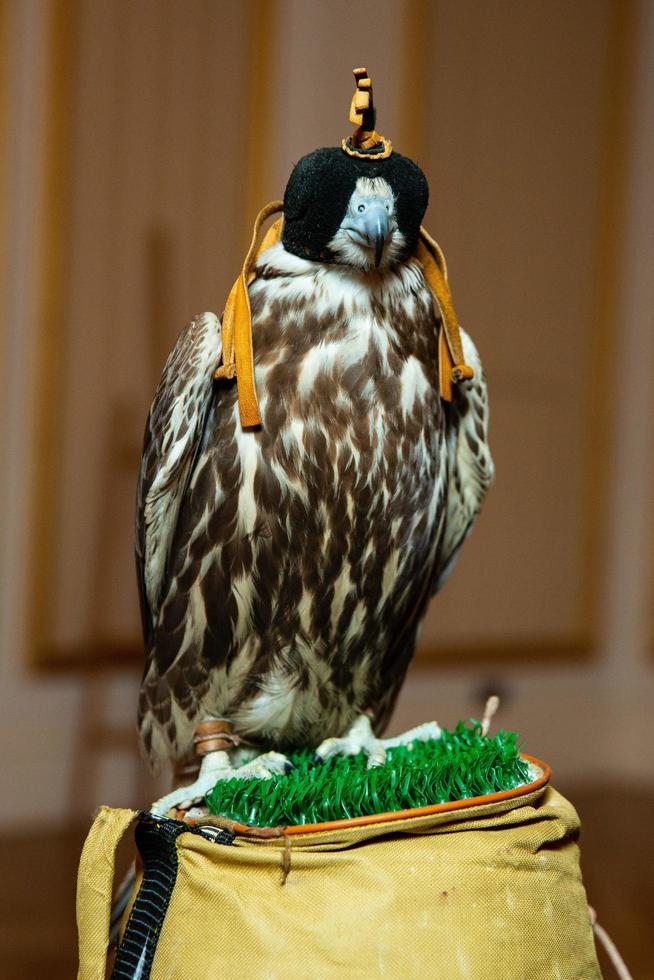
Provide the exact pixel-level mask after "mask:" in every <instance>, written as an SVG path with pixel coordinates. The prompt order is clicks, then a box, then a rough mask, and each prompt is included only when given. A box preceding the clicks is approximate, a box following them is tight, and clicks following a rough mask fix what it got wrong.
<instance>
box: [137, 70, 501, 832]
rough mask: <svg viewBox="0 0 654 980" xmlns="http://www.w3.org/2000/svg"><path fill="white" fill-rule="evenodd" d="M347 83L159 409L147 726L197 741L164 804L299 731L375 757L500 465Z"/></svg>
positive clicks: (455, 336) (422, 260)
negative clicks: (276, 215) (194, 769)
mask: <svg viewBox="0 0 654 980" xmlns="http://www.w3.org/2000/svg"><path fill="white" fill-rule="evenodd" d="M355 78H356V82H357V90H356V92H355V97H354V99H353V101H352V108H351V114H350V119H351V120H352V121H353V122H355V123H357V126H358V128H357V130H356V132H355V134H354V135H353V136H352V137H350V138H349V139H347V140H344V141H343V144H342V146H340V147H330V148H324V149H319V150H316V151H314V152H313V153H310V154H308V155H307V156H305V157H304V158H303V159H301V160H300V162H299V163H298V164H297V165H296V166H295V168H294V170H293V172H292V174H291V177H290V179H289V181H288V185H287V187H286V191H285V195H284V201H283V216H282V218H281V219H280V220H279V221H278V222H277V224H276V226H275V227H274V228H273V230H272V231H271V232H270V233H269V235H268V236H267V239H266V240H264V243H263V246H262V247H261V248H259V249H258V250H257V248H256V244H254V243H253V247H252V249H251V251H250V254H249V256H248V259H247V260H246V265H245V267H244V271H243V274H242V276H241V277H240V278H239V280H238V281H237V284H236V286H235V288H234V290H233V291H232V294H231V295H230V300H229V301H228V305H227V307H226V309H225V313H224V315H223V320H222V324H221V322H220V321H219V320H218V318H217V317H216V316H215V315H214V314H212V313H204V314H201V315H199V316H197V317H195V318H194V319H193V320H192V321H191V322H190V324H189V325H188V326H187V327H186V329H185V330H184V331H183V333H182V334H181V336H180V338H179V340H178V342H177V344H176V346H175V348H174V350H173V351H172V353H171V354H170V356H169V358H168V361H167V363H166V366H165V368H164V372H163V375H162V378H161V381H160V383H159V386H158V389H157V392H156V395H155V398H154V402H153V404H152V408H151V411H150V415H149V418H148V422H147V426H146V432H145V442H144V448H143V458H142V464H141V469H140V477H139V486H138V501H137V517H136V555H137V565H138V577H139V586H140V595H141V607H142V618H143V630H144V637H145V644H146V665H145V671H144V675H143V681H142V686H141V692H140V699H139V729H140V736H141V740H142V744H143V747H144V750H145V752H146V754H147V755H148V757H149V758H150V760H151V762H152V763H153V764H154V765H157V764H160V763H161V762H163V761H165V760H170V761H171V762H173V763H176V762H179V761H180V760H184V759H187V758H189V756H192V754H193V748H194V744H195V747H196V749H197V751H198V754H200V755H203V769H202V771H201V779H200V781H199V782H198V783H196V784H194V785H193V786H192V787H190V788H187V790H186V791H177V794H176V795H175V794H170V795H169V797H166V798H164V801H160V803H161V807H160V810H161V812H164V810H165V809H167V808H168V807H169V806H171V805H174V804H179V803H180V802H181V801H182V800H185V799H187V798H189V799H190V798H191V797H196V796H199V795H201V793H202V792H204V791H205V788H208V787H209V785H213V783H214V782H215V780H216V778H218V777H219V776H221V775H222V776H233V775H235V774H243V775H252V774H256V775H261V776H269V775H270V773H271V772H274V771H281V770H282V769H283V767H284V765H285V759H284V756H283V755H282V754H281V753H282V751H283V750H285V749H287V748H290V747H297V746H312V747H315V748H316V749H317V754H318V757H319V758H322V759H324V758H326V757H327V756H329V755H330V754H333V753H334V752H355V751H360V750H361V749H364V750H365V751H366V752H368V755H369V758H370V761H371V763H373V764H374V763H375V762H378V761H380V759H383V752H384V740H382V739H381V738H379V736H380V735H381V733H382V732H383V729H384V727H385V725H386V724H387V722H388V720H389V717H390V714H391V712H392V710H393V707H394V704H395V701H396V699H397V696H398V693H399V691H400V688H401V686H402V682H403V680H404V676H405V673H406V670H407V668H408V666H409V663H410V661H411V658H412V656H413V652H414V648H415V644H416V637H417V633H418V630H419V627H420V622H421V620H422V618H423V616H424V613H425V610H426V608H427V604H428V602H429V599H430V597H431V596H432V595H433V594H434V593H435V592H436V591H437V590H438V589H439V587H440V586H441V585H442V584H443V582H444V581H445V579H446V577H447V576H448V574H449V572H450V571H451V569H452V566H453V564H454V562H455V560H456V556H457V554H458V552H459V549H460V547H461V545H462V543H463V541H464V539H465V538H466V536H467V534H468V532H469V531H470V528H471V526H472V524H473V522H474V520H475V517H476V515H477V513H478V511H479V508H480V505H481V503H482V500H483V498H484V495H485V492H486V490H487V488H488V486H489V483H490V481H491V479H492V473H493V465H492V461H491V456H490V452H489V449H488V444H487V421H488V405H487V397H486V385H485V381H484V375H483V372H482V367H481V363H480V360H479V357H478V354H477V351H476V349H475V346H474V344H473V343H472V341H471V340H470V338H469V337H468V336H467V334H465V333H464V332H463V331H460V330H459V327H458V325H457V323H456V319H455V317H454V311H453V308H452V305H451V296H450V294H449V289H448V287H447V278H446V270H445V265H444V260H443V258H442V253H441V252H440V250H439V249H438V246H437V245H436V244H435V243H434V242H433V240H432V239H431V238H430V237H429V235H428V234H427V233H426V232H425V231H424V229H422V228H421V222H422V218H423V215H424V213H425V210H426V207H427V202H428V186H427V181H426V178H425V175H424V174H423V172H422V170H421V169H420V168H419V167H418V166H417V164H415V163H414V162H412V161H411V160H409V159H407V158H406V157H404V156H401V155H400V154H399V153H397V152H395V151H394V150H393V148H392V146H391V144H390V142H389V141H388V140H387V139H385V138H384V137H382V136H380V135H379V134H378V133H377V132H376V131H375V128H374V125H375V115H374V108H373V103H372V87H371V85H370V79H369V78H368V76H367V73H366V72H365V69H357V70H356V71H355ZM274 210H275V208H274V206H273V207H269V208H268V209H265V214H264V217H267V216H268V214H269V213H270V212H271V211H274ZM255 238H256V236H255ZM436 727H437V726H436ZM425 729H426V732H427V735H429V734H430V733H431V734H433V726H432V728H430V727H429V726H425ZM409 734H412V735H413V737H420V733H418V734H417V735H416V732H415V731H414V732H413V733H409ZM423 737H426V735H423ZM387 741H388V740H387ZM239 743H240V746H241V747H240V748H239V749H237V748H236V746H237V745H239ZM244 747H245V748H246V751H245V752H244ZM243 760H246V761H245V762H244V761H243ZM248 760H250V761H248ZM210 761H211V764H209V762H210ZM238 763H241V765H240V767H239V768H236V767H237V764H238ZM209 777H211V780H210V783H209V782H208V781H207V780H208V778H209ZM202 778H204V782H202Z"/></svg>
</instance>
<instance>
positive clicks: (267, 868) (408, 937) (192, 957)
mask: <svg viewBox="0 0 654 980" xmlns="http://www.w3.org/2000/svg"><path fill="white" fill-rule="evenodd" d="M129 819H130V812H129V811H111V810H107V809H103V810H101V811H100V814H99V816H98V818H97V820H96V824H95V825H94V827H93V828H92V830H91V833H90V835H89V840H88V841H87V844H86V846H85V848H84V853H83V857H82V863H81V865H80V879H81V881H80V887H79V889H78V901H79V902H80V903H81V906H80V908H79V909H78V920H79V924H80V955H81V964H80V972H79V980H99V978H101V977H103V976H104V973H103V970H104V958H103V956H102V955H101V953H102V947H103V946H104V944H105V943H106V935H107V917H108V907H109V895H108V887H107V885H108V880H107V870H108V868H109V866H110V864H111V855H112V854H113V850H114V848H115V845H116V841H117V838H118V837H119V836H120V833H122V831H123V829H124V827H125V824H126V822H129ZM578 828H579V823H578V818H577V815H576V813H575V811H574V809H573V808H572V806H571V805H570V804H569V803H568V802H567V801H566V800H565V799H563V797H561V796H560V795H559V794H558V793H557V792H556V791H555V790H553V789H551V788H547V789H544V790H543V789H540V790H535V791H532V792H526V793H525V794H524V795H523V796H522V797H518V798H514V799H511V800H508V801H506V800H505V801H500V802H495V803H490V804H486V805H484V804H480V805H479V806H476V807H473V808H469V809H463V810H458V811H449V812H439V813H436V814H432V815H428V816H422V817H418V818H413V819H412V818H408V819H406V820H402V821H398V822H397V823H394V824H393V825H392V830H391V828H390V826H388V825H387V826H384V825H382V824H375V825H372V826H369V827H355V828H351V829H340V830H335V831H328V832H326V833H321V832H315V833H308V834H300V835H297V836H295V835H294V836H293V837H290V836H287V837H286V838H285V839H284V838H282V839H277V840H268V841H262V840H258V841H254V840H252V839H250V838H247V837H245V836H243V837H237V838H236V840H235V844H234V846H227V845H222V844H216V843H213V842H210V841H208V840H205V839H203V838H201V837H198V836H197V835H191V834H182V835H181V836H180V837H178V839H177V853H178V859H179V871H178V875H177V881H176V884H175V887H174V890H173V895H172V899H171V902H170V906H169V908H168V912H167V914H166V918H165V920H164V925H163V928H162V931H161V935H160V938H159V943H158V946H157V951H156V953H155V957H154V962H153V969H152V977H153V978H155V980H159V978H164V977H165V978H166V980H174V978H179V980H182V978H186V977H207V978H208V977H220V978H221V980H231V978H233V980H248V978H253V980H254V978H261V980H263V978H268V977H282V976H283V977H284V978H288V980H295V978H297V980H299V978H315V977H320V978H324V977H335V978H336V977H338V978H339V980H340V978H342V977H351V978H355V977H356V978H360V977H388V978H393V980H411V978H416V980H418V978H420V980H422V978H424V977H430V978H435V980H439V978H442V980H457V978H466V980H490V978H495V977H498V978H499V977H501V978H502V980H524V978H525V977H529V978H530V980H551V978H553V977H560V978H565V980H572V978H574V977H578V978H583V980H596V978H599V977H601V974H600V972H599V967H598V964H597V960H596V956H595V949H594V943H593V938H592V932H591V925H590V916H589V911H588V906H587V903H586V895H585V891H584V887H583V884H582V880H581V873H580V869H579V851H578V848H577V845H576V843H575V841H576V836H577V832H578ZM285 875H286V880H285V884H282V881H283V880H284V876H285Z"/></svg>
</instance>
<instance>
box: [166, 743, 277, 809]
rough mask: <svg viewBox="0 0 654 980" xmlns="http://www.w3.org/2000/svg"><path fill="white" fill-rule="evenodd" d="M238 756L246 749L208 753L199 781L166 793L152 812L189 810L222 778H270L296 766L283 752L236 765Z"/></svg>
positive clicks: (204, 757)
mask: <svg viewBox="0 0 654 980" xmlns="http://www.w3.org/2000/svg"><path fill="white" fill-rule="evenodd" d="M237 753H238V755H237ZM234 756H235V757H236V758H238V757H239V756H240V758H242V757H243V752H242V750H239V749H236V750H234V753H233V756H230V752H228V751H224V750H220V751H217V752H209V753H207V754H206V755H204V756H203V757H202V764H201V766H200V772H199V773H198V778H197V779H196V780H195V782H194V783H191V784H190V785H189V786H179V787H178V788H177V789H174V790H173V791H172V792H171V793H167V794H166V796H162V797H161V799H160V800H157V801H156V803H153V804H152V806H151V807H150V812H151V813H154V814H155V815H156V816H158V817H162V816H164V814H166V813H168V811H169V810H173V809H178V810H188V809H190V807H192V806H193V804H195V803H197V802H198V801H201V800H202V799H203V797H204V796H205V795H206V794H207V793H208V792H209V791H210V790H212V789H213V788H214V786H215V785H216V783H217V782H218V780H219V779H270V778H271V776H273V775H275V774H280V773H287V772H290V771H291V769H293V768H294V766H293V763H292V762H291V761H290V760H289V759H287V758H286V756H285V755H282V754H281V752H264V753H263V754H261V755H257V756H255V757H254V758H253V759H251V760H250V761H249V762H245V763H244V764H243V765H233V762H234V761H235V758H234Z"/></svg>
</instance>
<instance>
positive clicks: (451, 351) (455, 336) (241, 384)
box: [214, 201, 473, 427]
mask: <svg viewBox="0 0 654 980" xmlns="http://www.w3.org/2000/svg"><path fill="white" fill-rule="evenodd" d="M283 207H284V204H283V201H272V202H271V203H270V204H266V206H265V207H264V208H262V209H261V211H260V212H259V214H258V215H257V218H256V220H255V222H254V229H253V232H252V242H251V244H250V248H249V249H248V253H247V255H246V257H245V262H244V263H243V268H242V269H241V273H240V275H239V277H238V279H237V280H236V282H235V283H234V285H233V287H232V289H231V292H230V294H229V296H228V298H227V303H226V304H225V310H224V312H223V319H222V345H223V357H222V364H221V365H220V367H219V368H218V369H217V371H216V372H215V375H214V377H216V378H236V383H237V385H238V407H239V415H240V419H241V425H242V426H244V427H248V426H253V425H260V424H261V415H260V413H259V402H258V399H257V389H256V384H255V380H254V347H253V340H252V316H251V310H250V298H249V296H248V286H249V285H250V283H251V282H252V281H253V280H254V279H255V273H254V268H255V265H256V263H257V259H258V258H259V256H260V255H261V254H262V252H264V251H265V250H266V249H267V248H270V246H271V245H274V244H275V242H277V241H279V239H280V237H281V233H282V224H283V218H278V219H277V221H275V222H274V224H273V225H271V227H270V228H269V229H268V231H267V232H266V234H265V236H264V238H263V240H262V242H261V244H258V239H259V234H260V232H261V228H262V226H263V224H264V222H266V221H267V220H268V218H270V217H271V216H272V215H273V214H279V213H280V212H281V211H283ZM415 257H416V258H417V259H418V261H419V262H420V263H421V265H422V268H423V272H424V275H425V279H426V281H427V284H428V285H429V287H430V289H431V292H432V295H433V297H434V309H435V313H436V316H437V317H438V319H439V320H440V327H439V346H438V351H439V377H440V392H441V397H442V398H443V399H444V400H445V401H451V400H452V385H453V384H456V383H457V382H459V381H462V380H464V379H469V378H472V376H473V371H472V368H471V367H469V366H468V365H467V364H466V363H465V358H464V356H463V347H462V345H461V334H460V332H459V324H458V321H457V318H456V313H455V312H454V305H453V303H452V294H451V292H450V287H449V285H448V281H447V265H446V263H445V257H444V255H443V253H442V251H441V249H440V248H439V246H438V244H437V243H436V242H435V241H434V239H433V238H432V237H431V235H430V234H429V232H428V231H427V230H426V229H425V228H421V229H420V239H419V241H418V245H417V248H416V251H415Z"/></svg>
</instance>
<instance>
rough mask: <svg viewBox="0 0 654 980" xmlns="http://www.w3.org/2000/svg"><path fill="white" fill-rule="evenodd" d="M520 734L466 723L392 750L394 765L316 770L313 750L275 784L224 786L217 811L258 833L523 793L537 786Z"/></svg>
mask: <svg viewBox="0 0 654 980" xmlns="http://www.w3.org/2000/svg"><path fill="white" fill-rule="evenodd" d="M519 748H520V747H519V745H518V736H517V735H516V733H515V732H506V731H499V732H497V734H496V735H493V736H492V737H489V736H485V735H482V726H481V724H480V723H479V722H478V721H474V720H471V721H470V722H469V723H465V722H462V721H460V722H459V723H458V725H457V726H456V728H455V729H454V730H453V731H448V730H447V729H445V728H444V729H442V733H441V737H440V738H438V739H430V740H429V741H425V742H414V743H413V746H412V748H409V747H408V746H405V745H402V746H399V747H396V748H392V749H388V750H387V756H386V762H385V763H384V765H382V766H378V767H375V768H373V769H368V768H366V765H367V757H366V756H365V755H364V754H363V753H359V755H356V756H347V757H343V756H338V757H335V758H332V759H329V760H328V761H327V762H324V763H318V764H314V762H313V755H314V753H313V750H309V749H304V750H302V751H299V752H295V753H290V754H289V758H290V759H291V761H292V762H293V763H294V764H295V766H296V768H295V769H294V770H293V771H292V772H290V773H288V775H280V776H272V777H271V778H270V779H247V780H240V779H229V780H224V781H220V782H218V783H217V784H216V786H215V787H214V789H213V790H212V791H211V792H210V793H209V794H208V795H207V797H206V803H207V806H208V807H209V811H210V812H211V813H212V814H215V815H216V816H222V817H228V818H230V819H232V820H235V821H237V822H238V823H243V824H249V825H250V826H257V827H278V826H286V825H293V824H311V823H322V822H324V821H331V820H344V819H351V818H352V817H361V816H371V815H372V814H375V813H390V812H392V811H395V810H406V809H410V808H412V807H418V806H430V805H432V804H434V803H449V802H452V801H456V800H465V799H469V798H470V797H473V796H485V795H487V794H489V793H499V792H502V791H504V790H510V789H515V788H516V787H517V786H523V785H525V783H528V782H529V780H530V778H531V777H530V774H529V766H528V763H527V762H525V761H524V760H523V759H521V758H520V755H519Z"/></svg>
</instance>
